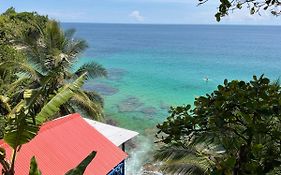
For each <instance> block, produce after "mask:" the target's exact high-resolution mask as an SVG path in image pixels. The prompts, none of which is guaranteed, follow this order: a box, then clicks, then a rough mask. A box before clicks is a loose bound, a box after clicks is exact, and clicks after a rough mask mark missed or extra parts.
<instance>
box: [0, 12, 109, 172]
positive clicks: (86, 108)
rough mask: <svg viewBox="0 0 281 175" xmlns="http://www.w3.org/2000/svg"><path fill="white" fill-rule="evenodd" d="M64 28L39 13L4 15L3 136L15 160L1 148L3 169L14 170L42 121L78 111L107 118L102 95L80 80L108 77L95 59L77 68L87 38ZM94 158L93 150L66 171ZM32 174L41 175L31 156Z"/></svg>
mask: <svg viewBox="0 0 281 175" xmlns="http://www.w3.org/2000/svg"><path fill="white" fill-rule="evenodd" d="M74 34H75V31H74V30H72V29H71V30H66V31H64V30H63V29H62V28H61V27H60V25H59V23H58V22H57V21H54V20H49V19H48V17H47V16H41V15H39V14H37V13H36V12H32V13H30V12H22V13H17V12H16V11H15V9H14V8H10V9H8V10H7V11H6V12H5V13H3V14H1V15H0V128H1V129H0V138H1V139H2V138H3V140H4V141H5V142H6V143H7V144H8V145H9V146H10V148H11V149H12V150H13V153H12V157H11V160H7V159H6V152H5V150H4V149H3V148H1V149H0V163H1V165H2V167H3V170H2V174H4V175H14V174H15V167H14V166H15V162H16V155H17V153H18V151H20V148H21V146H22V145H23V144H25V143H27V142H29V141H30V140H32V139H33V138H34V137H35V136H36V135H37V132H38V131H39V129H40V126H41V125H42V124H43V122H45V121H47V120H51V119H53V118H56V117H60V116H62V115H66V114H69V113H73V112H76V111H79V112H84V113H85V114H86V115H87V116H88V117H92V118H94V119H97V120H102V119H103V113H102V108H103V100H102V98H101V96H100V95H99V94H97V93H96V92H94V91H85V90H83V88H82V85H83V83H84V82H85V81H87V80H88V79H90V78H97V77H104V76H106V74H107V72H106V70H105V69H104V68H103V67H102V66H101V65H99V64H97V63H95V62H90V63H86V64H83V65H82V66H81V67H78V68H75V67H74V64H75V63H76V62H77V61H78V58H79V56H80V54H81V53H82V52H83V51H84V50H85V49H86V48H87V43H86V42H85V41H84V40H82V39H77V38H75V37H74ZM94 157H95V152H92V153H91V154H90V155H89V156H88V157H86V158H85V160H84V161H82V162H81V164H79V165H78V167H77V168H75V169H73V170H70V171H69V172H67V173H66V174H68V175H72V174H83V172H84V171H85V169H86V166H87V165H88V164H89V163H90V161H91V160H92V159H93V158H94ZM30 166H31V168H30V174H31V175H39V174H41V172H40V170H39V168H38V167H37V163H36V159H35V158H32V160H31V164H30Z"/></svg>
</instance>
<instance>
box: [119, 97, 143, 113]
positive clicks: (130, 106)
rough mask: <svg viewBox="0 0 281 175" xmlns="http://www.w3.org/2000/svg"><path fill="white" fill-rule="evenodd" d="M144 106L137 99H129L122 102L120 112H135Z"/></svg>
mask: <svg viewBox="0 0 281 175" xmlns="http://www.w3.org/2000/svg"><path fill="white" fill-rule="evenodd" d="M142 105H143V103H142V102H140V100H139V99H138V98H137V97H128V98H126V99H125V100H122V101H121V102H120V103H119V104H118V105H117V107H118V110H119V112H134V111H137V109H138V108H139V107H141V106H142Z"/></svg>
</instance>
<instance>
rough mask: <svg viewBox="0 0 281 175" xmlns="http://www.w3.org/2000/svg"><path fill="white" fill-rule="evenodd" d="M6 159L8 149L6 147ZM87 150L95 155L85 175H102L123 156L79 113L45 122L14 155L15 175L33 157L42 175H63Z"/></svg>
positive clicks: (76, 163) (9, 152) (22, 172)
mask: <svg viewBox="0 0 281 175" xmlns="http://www.w3.org/2000/svg"><path fill="white" fill-rule="evenodd" d="M1 147H4V148H6V149H7V157H10V155H11V150H10V149H9V148H8V145H7V144H5V143H4V144H2V145H1ZM91 151H97V155H96V157H95V158H94V160H93V161H92V162H91V164H90V165H89V166H88V167H87V169H86V172H85V173H84V174H85V175H105V174H107V173H108V172H110V171H111V170H112V169H113V168H114V167H115V166H116V165H118V164H119V163H120V162H121V161H122V160H124V159H125V158H126V157H127V155H126V153H124V152H123V151H122V150H121V149H119V148H118V147H117V146H115V145H114V144H113V143H112V142H110V141H109V140H108V139H107V138H105V137H104V136H103V135H102V134H101V133H99V132H98V131H97V130H96V129H94V128H93V127H92V126H90V125H89V124H88V123H87V122H86V121H85V120H84V119H83V118H82V117H81V116H80V115H79V114H72V115H69V116H67V117H63V118H60V119H57V120H54V121H51V122H48V123H45V124H44V125H43V126H42V127H41V129H40V131H39V134H38V135H37V136H36V137H35V138H34V139H33V140H32V141H31V142H29V143H27V144H25V145H23V146H22V148H21V150H20V152H19V153H18V156H17V161H16V166H15V170H16V175H22V174H28V171H29V163H30V159H31V158H32V156H33V155H35V157H36V159H37V161H38V165H39V168H40V170H41V171H42V174H43V175H63V174H64V173H65V172H67V171H68V170H70V169H72V168H74V167H75V166H76V165H78V164H79V163H80V162H81V161H82V160H83V159H84V158H85V157H86V156H87V155H88V154H89V153H90V152H91Z"/></svg>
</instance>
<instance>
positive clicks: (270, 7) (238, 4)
mask: <svg viewBox="0 0 281 175" xmlns="http://www.w3.org/2000/svg"><path fill="white" fill-rule="evenodd" d="M198 1H199V5H201V4H204V3H206V2H207V1H208V0H198ZM280 6H281V1H279V0H248V1H245V0H232V1H230V0H220V2H219V6H218V12H217V13H216V14H215V18H216V20H217V21H218V22H219V21H220V20H221V18H222V17H224V16H226V15H228V14H229V11H233V10H236V9H242V8H243V7H246V8H248V9H249V11H250V14H251V15H253V14H256V13H258V14H259V13H260V10H264V11H270V12H271V14H272V15H275V16H279V15H280V14H281V11H280Z"/></svg>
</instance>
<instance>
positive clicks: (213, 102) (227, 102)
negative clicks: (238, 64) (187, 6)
mask: <svg viewBox="0 0 281 175" xmlns="http://www.w3.org/2000/svg"><path fill="white" fill-rule="evenodd" d="M280 120H281V91H280V86H279V85H278V84H272V83H270V80H269V79H268V78H265V77H264V76H261V77H259V78H257V77H256V76H254V77H253V80H251V81H250V82H244V81H238V80H233V81H230V82H228V81H227V80H225V81H224V84H223V85H219V86H218V87H217V90H215V91H214V92H213V93H211V94H206V96H201V97H198V98H196V99H195V102H194V108H193V109H191V106H190V105H187V106H178V107H174V108H171V110H170V116H169V117H168V118H167V120H166V121H165V122H163V123H162V124H159V125H158V126H157V127H158V128H159V129H160V130H159V132H158V136H162V137H161V140H162V141H163V142H164V143H166V144H169V143H173V142H176V143H180V144H186V143H189V144H197V143H202V142H205V143H215V144H217V145H220V146H222V147H223V149H224V150H225V153H224V154H225V155H226V156H224V158H223V159H222V160H221V161H220V163H218V164H217V165H216V166H215V167H213V169H214V170H217V171H218V172H220V173H219V174H223V173H227V172H231V173H233V174H266V173H268V172H270V171H271V170H273V169H274V168H275V167H278V166H280V165H281V161H280V154H281V124H280ZM160 134H161V135H160ZM218 165H219V166H218Z"/></svg>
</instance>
